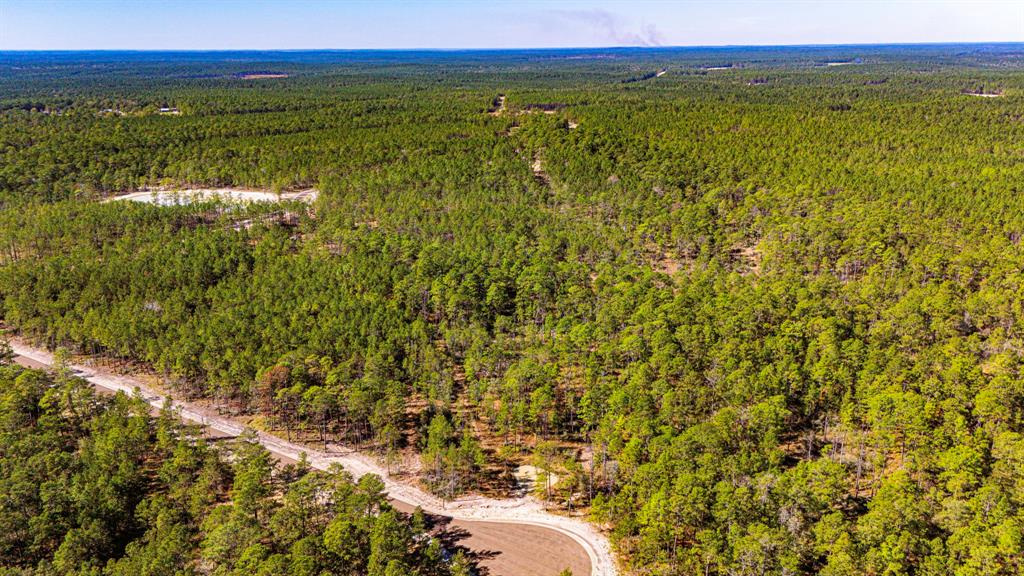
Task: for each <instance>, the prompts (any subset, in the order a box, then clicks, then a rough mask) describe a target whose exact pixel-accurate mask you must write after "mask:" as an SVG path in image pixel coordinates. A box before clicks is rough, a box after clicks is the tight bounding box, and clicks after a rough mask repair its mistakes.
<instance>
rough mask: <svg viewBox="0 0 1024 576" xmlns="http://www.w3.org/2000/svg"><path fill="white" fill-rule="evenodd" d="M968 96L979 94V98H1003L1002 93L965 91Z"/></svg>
mask: <svg viewBox="0 0 1024 576" xmlns="http://www.w3.org/2000/svg"><path fill="white" fill-rule="evenodd" d="M964 94H965V95H967V96H977V97H979V98H1002V97H1003V95H1002V94H992V93H989V92H964Z"/></svg>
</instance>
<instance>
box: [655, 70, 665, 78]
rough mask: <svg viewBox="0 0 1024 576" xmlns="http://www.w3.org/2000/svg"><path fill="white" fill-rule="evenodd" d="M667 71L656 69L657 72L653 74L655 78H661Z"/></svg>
mask: <svg viewBox="0 0 1024 576" xmlns="http://www.w3.org/2000/svg"><path fill="white" fill-rule="evenodd" d="M667 73H668V70H658V73H657V74H655V75H654V77H655V78H661V77H662V76H664V75H665V74H667Z"/></svg>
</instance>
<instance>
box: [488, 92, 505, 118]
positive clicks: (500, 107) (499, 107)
mask: <svg viewBox="0 0 1024 576" xmlns="http://www.w3.org/2000/svg"><path fill="white" fill-rule="evenodd" d="M487 113H488V114H490V115H491V116H501V115H502V114H504V113H505V95H504V94H498V98H497V99H496V100H495V101H494V105H493V106H492V107H491V109H490V110H488V111H487Z"/></svg>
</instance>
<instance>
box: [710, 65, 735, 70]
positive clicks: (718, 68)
mask: <svg viewBox="0 0 1024 576" xmlns="http://www.w3.org/2000/svg"><path fill="white" fill-rule="evenodd" d="M704 69H705V70H732V66H708V67H706V68H704Z"/></svg>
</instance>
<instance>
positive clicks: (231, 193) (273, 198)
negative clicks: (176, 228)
mask: <svg viewBox="0 0 1024 576" xmlns="http://www.w3.org/2000/svg"><path fill="white" fill-rule="evenodd" d="M318 195H319V192H318V191H317V190H315V189H313V188H309V189H307V190H299V191H297V192H282V193H280V194H277V193H275V192H268V191H266V190H247V189H244V188H183V189H153V190H142V191H140V192H132V193H131V194H124V195H121V196H114V197H112V198H107V199H106V200H104V202H117V201H121V200H129V201H131V202H146V203H149V204H158V205H160V206H173V205H178V204H191V203H192V202H202V201H204V200H214V199H218V200H224V201H227V202H280V201H287V200H300V201H302V202H312V201H314V200H316V198H317V196H318Z"/></svg>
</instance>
